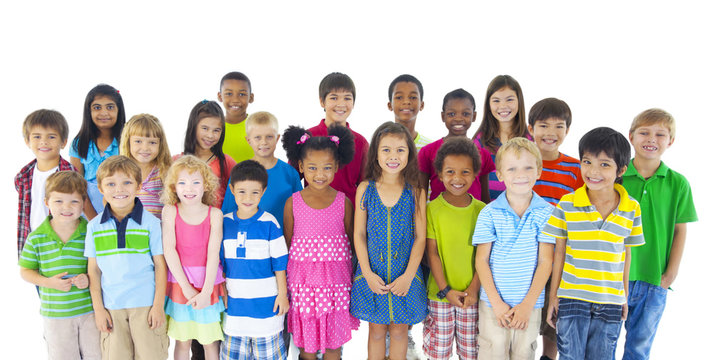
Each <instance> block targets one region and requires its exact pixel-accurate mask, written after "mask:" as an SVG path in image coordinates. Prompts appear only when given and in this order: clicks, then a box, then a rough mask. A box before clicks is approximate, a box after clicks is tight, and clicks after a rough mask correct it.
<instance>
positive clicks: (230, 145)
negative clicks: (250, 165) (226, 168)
mask: <svg viewBox="0 0 713 360" xmlns="http://www.w3.org/2000/svg"><path fill="white" fill-rule="evenodd" d="M246 134H247V133H246V132H245V120H243V121H241V122H239V123H237V124H229V123H227V122H226V123H225V140H224V141H223V152H224V153H226V154H228V155H230V157H231V158H233V160H235V162H236V163H239V162H241V161H243V160H248V159H252V157H253V156H254V155H255V154H254V153H253V148H251V147H250V144H248V141H247V140H245V136H246Z"/></svg>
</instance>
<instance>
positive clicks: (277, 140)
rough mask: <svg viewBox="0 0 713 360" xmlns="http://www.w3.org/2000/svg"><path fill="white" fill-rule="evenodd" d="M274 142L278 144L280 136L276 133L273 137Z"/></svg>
mask: <svg viewBox="0 0 713 360" xmlns="http://www.w3.org/2000/svg"><path fill="white" fill-rule="evenodd" d="M275 142H276V143H279V142H280V134H279V133H278V134H277V136H275Z"/></svg>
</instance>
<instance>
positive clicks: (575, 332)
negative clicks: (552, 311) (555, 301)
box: [556, 298, 592, 360]
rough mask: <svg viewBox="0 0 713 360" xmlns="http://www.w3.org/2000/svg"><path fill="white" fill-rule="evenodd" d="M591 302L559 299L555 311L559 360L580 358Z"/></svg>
mask: <svg viewBox="0 0 713 360" xmlns="http://www.w3.org/2000/svg"><path fill="white" fill-rule="evenodd" d="M591 307H592V304H591V303H588V302H585V301H580V300H572V299H564V298H561V299H560V305H559V310H558V312H557V324H556V325H557V350H558V351H559V354H560V360H582V359H584V356H585V351H586V346H587V334H588V332H589V325H590V318H591Z"/></svg>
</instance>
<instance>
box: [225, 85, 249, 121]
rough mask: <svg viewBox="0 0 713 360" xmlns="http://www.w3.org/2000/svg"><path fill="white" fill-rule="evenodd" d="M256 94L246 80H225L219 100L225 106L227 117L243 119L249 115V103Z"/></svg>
mask: <svg viewBox="0 0 713 360" xmlns="http://www.w3.org/2000/svg"><path fill="white" fill-rule="evenodd" d="M254 99H255V96H254V95H253V93H252V92H251V90H250V85H249V84H248V82H247V81H244V80H225V81H223V86H221V88H220V92H219V93H218V101H220V102H221V103H223V107H225V114H226V118H230V119H237V121H242V120H244V119H245V118H246V117H247V111H248V104H251V103H252V102H253V100H254Z"/></svg>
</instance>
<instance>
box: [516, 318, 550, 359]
mask: <svg viewBox="0 0 713 360" xmlns="http://www.w3.org/2000/svg"><path fill="white" fill-rule="evenodd" d="M541 319H542V309H541V308H540V309H533V310H532V312H531V313H530V320H529V321H528V322H527V328H525V329H524V330H512V331H513V333H514V334H513V342H512V345H511V350H510V354H511V356H510V359H512V360H520V359H521V360H527V359H534V358H535V350H537V336H538V335H539V334H540V320H541Z"/></svg>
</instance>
